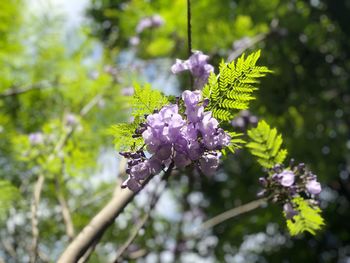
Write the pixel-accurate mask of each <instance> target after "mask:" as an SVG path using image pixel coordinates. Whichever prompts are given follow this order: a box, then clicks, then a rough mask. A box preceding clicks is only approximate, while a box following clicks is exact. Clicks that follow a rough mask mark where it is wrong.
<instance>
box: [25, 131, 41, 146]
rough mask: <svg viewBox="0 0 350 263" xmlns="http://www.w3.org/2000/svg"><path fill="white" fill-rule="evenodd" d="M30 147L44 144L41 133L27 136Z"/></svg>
mask: <svg viewBox="0 0 350 263" xmlns="http://www.w3.org/2000/svg"><path fill="white" fill-rule="evenodd" d="M28 138H29V142H30V144H31V145H39V144H43V143H44V134H43V133H41V132H34V133H31V134H29V135H28Z"/></svg>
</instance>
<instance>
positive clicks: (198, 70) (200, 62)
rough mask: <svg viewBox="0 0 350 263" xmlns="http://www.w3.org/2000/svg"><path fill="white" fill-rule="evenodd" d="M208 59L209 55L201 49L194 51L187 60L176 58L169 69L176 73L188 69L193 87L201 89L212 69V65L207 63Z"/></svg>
mask: <svg viewBox="0 0 350 263" xmlns="http://www.w3.org/2000/svg"><path fill="white" fill-rule="evenodd" d="M208 59H209V56H207V55H204V54H203V53H202V52H201V51H195V52H194V53H193V54H192V55H191V56H190V57H189V59H187V60H180V59H176V63H175V64H174V65H173V66H172V67H171V71H172V72H173V73H174V74H177V73H180V72H182V71H185V70H189V71H190V72H191V74H192V75H193V77H194V81H195V87H196V88H197V89H201V88H203V86H204V85H205V84H206V83H207V81H208V77H209V75H210V72H213V71H214V67H213V66H212V65H210V64H208V62H207V61H208Z"/></svg>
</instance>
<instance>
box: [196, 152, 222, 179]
mask: <svg viewBox="0 0 350 263" xmlns="http://www.w3.org/2000/svg"><path fill="white" fill-rule="evenodd" d="M219 158H220V154H211V153H209V154H205V155H204V156H203V157H202V158H200V159H199V164H200V166H199V168H200V169H201V170H202V172H203V173H204V174H205V175H208V176H210V175H213V174H214V173H215V171H216V169H217V168H218V166H219Z"/></svg>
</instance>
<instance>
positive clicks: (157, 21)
mask: <svg viewBox="0 0 350 263" xmlns="http://www.w3.org/2000/svg"><path fill="white" fill-rule="evenodd" d="M151 20H152V27H160V26H162V25H164V19H163V17H161V16H160V15H153V16H152V17H151Z"/></svg>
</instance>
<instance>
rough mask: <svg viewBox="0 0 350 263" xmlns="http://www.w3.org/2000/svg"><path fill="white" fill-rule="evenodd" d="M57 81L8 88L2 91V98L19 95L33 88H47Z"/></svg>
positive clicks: (0, 96) (0, 94)
mask: <svg viewBox="0 0 350 263" xmlns="http://www.w3.org/2000/svg"><path fill="white" fill-rule="evenodd" d="M54 84H55V83H51V84H50V83H48V82H39V83H36V84H32V85H29V86H27V87H12V88H9V89H7V90H5V91H4V92H3V93H0V98H5V97H10V96H17V95H20V94H23V93H27V92H29V91H32V90H39V89H45V88H50V87H53V86H54Z"/></svg>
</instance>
